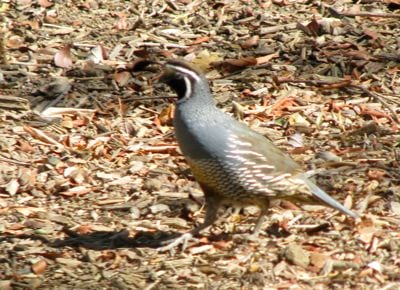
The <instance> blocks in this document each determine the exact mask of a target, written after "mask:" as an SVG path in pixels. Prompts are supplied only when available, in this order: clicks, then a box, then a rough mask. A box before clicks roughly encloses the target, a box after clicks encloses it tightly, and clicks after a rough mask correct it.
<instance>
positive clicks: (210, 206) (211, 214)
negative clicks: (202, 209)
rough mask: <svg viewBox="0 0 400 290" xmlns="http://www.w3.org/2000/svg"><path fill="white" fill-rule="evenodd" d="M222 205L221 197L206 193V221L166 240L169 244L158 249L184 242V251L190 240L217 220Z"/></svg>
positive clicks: (170, 248) (161, 250) (159, 250)
mask: <svg viewBox="0 0 400 290" xmlns="http://www.w3.org/2000/svg"><path fill="white" fill-rule="evenodd" d="M220 205H221V200H220V199H219V198H215V197H213V196H207V195H206V216H205V218H204V222H203V223H202V224H201V225H199V226H198V227H196V228H194V229H193V230H191V231H190V232H187V233H184V234H182V235H181V236H179V237H177V238H175V239H172V240H167V241H165V242H164V243H165V244H167V245H165V246H162V247H160V248H158V249H157V251H158V252H165V251H169V250H172V249H173V248H175V247H176V246H178V245H180V244H182V251H184V250H185V249H186V243H187V242H188V241H190V240H193V239H194V236H195V235H197V234H198V233H199V232H200V231H202V230H203V229H205V228H207V227H209V226H211V225H212V224H213V223H214V222H215V221H216V220H217V213H218V209H219V207H220ZM164 243H163V244H164Z"/></svg>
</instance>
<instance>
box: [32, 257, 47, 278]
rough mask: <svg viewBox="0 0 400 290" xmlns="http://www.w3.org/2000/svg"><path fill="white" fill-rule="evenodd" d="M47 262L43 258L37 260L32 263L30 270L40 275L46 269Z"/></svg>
mask: <svg viewBox="0 0 400 290" xmlns="http://www.w3.org/2000/svg"><path fill="white" fill-rule="evenodd" d="M46 268H47V263H46V261H45V260H39V261H37V262H36V263H34V264H33V265H32V272H33V273H35V274H36V275H41V274H43V273H44V272H45V271H46Z"/></svg>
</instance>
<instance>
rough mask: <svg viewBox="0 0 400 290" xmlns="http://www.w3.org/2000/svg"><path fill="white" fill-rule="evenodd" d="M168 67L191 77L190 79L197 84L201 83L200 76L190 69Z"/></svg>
mask: <svg viewBox="0 0 400 290" xmlns="http://www.w3.org/2000/svg"><path fill="white" fill-rule="evenodd" d="M167 66H169V67H171V69H174V70H176V71H179V72H181V73H183V74H186V75H189V76H190V77H192V78H193V79H194V80H196V81H197V82H199V81H200V77H199V75H198V74H197V73H196V72H194V71H192V70H190V69H187V68H184V67H180V66H174V65H167ZM185 81H186V80H185Z"/></svg>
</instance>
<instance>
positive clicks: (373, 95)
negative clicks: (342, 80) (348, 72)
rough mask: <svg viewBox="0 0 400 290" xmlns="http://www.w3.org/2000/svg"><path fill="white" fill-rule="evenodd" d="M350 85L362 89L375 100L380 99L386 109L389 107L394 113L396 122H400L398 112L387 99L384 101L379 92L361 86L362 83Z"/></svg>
mask: <svg viewBox="0 0 400 290" xmlns="http://www.w3.org/2000/svg"><path fill="white" fill-rule="evenodd" d="M350 87H353V88H356V89H359V90H361V91H362V92H363V93H364V94H366V95H367V96H369V97H371V98H373V99H374V100H376V101H378V102H379V103H381V104H382V105H383V106H384V107H385V108H386V109H388V110H389V111H390V113H391V114H392V117H393V120H394V121H396V123H398V124H399V123H400V121H399V119H398V118H397V115H396V112H395V111H394V110H393V108H392V107H391V106H390V105H389V104H388V103H386V101H384V100H383V99H382V98H381V97H380V96H379V95H378V94H376V93H374V92H371V91H369V90H368V89H367V88H365V87H363V86H360V85H351V86H350Z"/></svg>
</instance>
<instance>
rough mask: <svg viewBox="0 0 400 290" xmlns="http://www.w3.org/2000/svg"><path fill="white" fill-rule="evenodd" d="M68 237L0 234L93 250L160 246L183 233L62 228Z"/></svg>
mask: <svg viewBox="0 0 400 290" xmlns="http://www.w3.org/2000/svg"><path fill="white" fill-rule="evenodd" d="M62 231H63V232H64V233H65V234H66V237H65V238H63V239H55V240H51V239H48V238H46V237H44V236H41V235H37V234H18V235H15V234H14V235H10V234H7V235H5V234H3V235H0V243H1V242H5V241H15V239H20V240H21V239H26V240H36V241H41V242H42V243H44V244H46V245H48V246H50V247H54V248H62V247H73V248H78V247H83V248H87V249H92V250H106V249H118V248H158V247H161V246H163V245H165V244H166V243H168V241H169V240H173V239H174V238H177V237H179V236H180V235H181V234H182V233H178V232H164V231H156V232H138V233H136V234H135V236H133V237H130V236H129V231H127V230H121V231H96V232H91V233H85V234H81V233H78V232H75V231H72V230H70V229H67V228H63V230H62Z"/></svg>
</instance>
